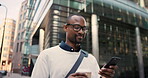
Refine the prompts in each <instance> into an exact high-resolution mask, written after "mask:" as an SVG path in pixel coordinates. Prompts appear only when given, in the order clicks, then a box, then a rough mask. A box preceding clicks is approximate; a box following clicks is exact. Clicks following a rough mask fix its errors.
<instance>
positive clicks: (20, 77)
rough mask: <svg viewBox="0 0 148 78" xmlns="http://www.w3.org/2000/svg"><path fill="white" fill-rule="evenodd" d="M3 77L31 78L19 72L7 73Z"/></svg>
mask: <svg viewBox="0 0 148 78" xmlns="http://www.w3.org/2000/svg"><path fill="white" fill-rule="evenodd" d="M2 78H31V77H29V76H22V75H20V74H18V73H10V74H7V75H6V76H3V77H2Z"/></svg>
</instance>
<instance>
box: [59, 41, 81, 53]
mask: <svg viewBox="0 0 148 78" xmlns="http://www.w3.org/2000/svg"><path fill="white" fill-rule="evenodd" d="M60 48H62V49H64V50H66V51H70V52H79V51H80V49H81V48H79V49H78V50H74V49H73V48H72V47H71V46H69V45H68V44H66V43H65V42H64V41H62V42H61V43H60Z"/></svg>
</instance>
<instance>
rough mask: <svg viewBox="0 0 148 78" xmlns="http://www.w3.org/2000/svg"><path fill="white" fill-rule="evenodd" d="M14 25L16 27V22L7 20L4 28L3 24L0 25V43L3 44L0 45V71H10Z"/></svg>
mask: <svg viewBox="0 0 148 78" xmlns="http://www.w3.org/2000/svg"><path fill="white" fill-rule="evenodd" d="M15 25H16V21H15V20H13V19H8V18H7V19H6V22H5V27H4V24H1V25H0V31H1V36H0V39H1V41H0V43H3V44H2V45H1V46H2V52H1V60H0V70H6V71H11V66H12V54H13V44H14V34H15ZM4 28H5V30H4ZM3 31H4V32H3ZM2 34H3V36H2ZM2 38H3V40H2Z"/></svg>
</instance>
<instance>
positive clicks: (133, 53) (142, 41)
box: [30, 0, 148, 78]
mask: <svg viewBox="0 0 148 78" xmlns="http://www.w3.org/2000/svg"><path fill="white" fill-rule="evenodd" d="M46 1H47V2H46V3H45V4H44V6H45V7H43V10H42V12H41V14H39V17H40V18H38V19H39V21H38V22H37V28H36V31H34V35H32V37H33V41H32V42H34V41H35V42H36V41H38V45H42V46H39V49H46V48H50V47H52V46H55V45H58V44H59V43H60V42H61V41H64V40H65V32H64V31H63V29H62V26H63V25H64V24H65V23H66V18H67V17H68V16H70V15H73V14H80V15H83V16H84V17H85V19H86V21H87V26H88V27H89V32H88V33H87V36H86V39H85V41H84V44H82V48H83V49H84V50H87V51H88V52H89V53H92V54H93V55H94V56H95V57H96V59H97V60H98V63H99V65H100V67H101V66H103V65H104V64H106V62H107V61H108V60H109V59H110V58H111V57H113V56H118V57H121V58H122V61H121V62H120V63H119V64H118V66H119V67H120V68H119V69H118V71H117V72H116V74H115V77H116V78H146V77H148V73H147V72H148V63H147V60H148V53H147V52H148V11H147V10H145V9H143V8H142V7H141V6H139V5H137V4H135V3H133V2H131V1H127V0H50V1H49V0H46ZM145 1H146V0H145ZM146 5H147V4H146ZM39 34H43V35H39ZM41 37H42V39H41ZM36 45H37V43H36ZM38 51H39V50H38ZM30 59H32V58H30ZM33 59H34V58H33Z"/></svg>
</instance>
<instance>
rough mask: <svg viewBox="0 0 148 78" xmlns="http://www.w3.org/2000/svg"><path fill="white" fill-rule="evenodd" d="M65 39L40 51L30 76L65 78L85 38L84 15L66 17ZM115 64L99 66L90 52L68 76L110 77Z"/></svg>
mask: <svg viewBox="0 0 148 78" xmlns="http://www.w3.org/2000/svg"><path fill="white" fill-rule="evenodd" d="M63 28H64V31H65V32H66V41H65V42H61V44H60V45H57V46H55V47H52V48H49V49H46V50H44V51H43V52H41V53H40V55H39V57H38V59H37V61H36V64H35V67H34V69H33V73H32V77H31V78H65V77H66V75H67V74H68V72H69V71H70V69H71V68H72V66H73V65H74V64H75V62H76V60H77V59H78V57H79V55H80V50H81V48H80V44H81V42H82V41H83V39H84V38H85V34H86V31H87V28H86V21H85V19H84V17H82V16H79V15H73V16H71V17H69V18H68V19H67V24H66V25H64V27H63ZM116 68H117V66H110V68H101V69H100V68H99V66H98V63H97V61H96V59H95V57H94V56H92V55H91V54H89V55H88V57H84V59H83V60H82V62H81V64H80V66H79V68H78V69H77V71H76V73H72V74H71V75H69V76H68V78H88V75H87V74H86V73H90V75H91V78H99V77H100V75H101V76H102V77H104V78H111V77H113V75H114V70H115V69H116Z"/></svg>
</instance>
